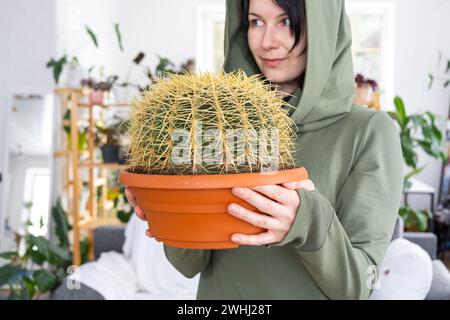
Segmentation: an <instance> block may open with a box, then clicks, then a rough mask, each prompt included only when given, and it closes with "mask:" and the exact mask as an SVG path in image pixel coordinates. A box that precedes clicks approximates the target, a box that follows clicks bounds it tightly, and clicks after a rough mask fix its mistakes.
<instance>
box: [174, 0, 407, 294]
mask: <svg viewBox="0 0 450 320" xmlns="http://www.w3.org/2000/svg"><path fill="white" fill-rule="evenodd" d="M306 13H307V30H308V31H307V32H308V57H307V66H306V74H305V82H304V87H303V89H299V90H297V91H296V92H295V93H294V95H295V97H292V98H291V99H290V101H289V102H290V104H292V105H294V106H296V107H297V109H296V110H295V111H294V112H293V114H292V117H293V119H294V120H295V122H296V123H297V125H298V128H299V130H298V143H299V146H300V149H299V151H298V152H297V154H296V160H297V164H298V165H299V166H304V167H305V168H306V169H307V170H308V172H309V175H310V179H311V180H312V181H313V182H314V184H315V186H316V190H315V191H305V190H300V191H298V193H299V196H300V200H301V204H300V207H299V209H298V212H297V216H296V219H295V221H294V223H293V225H292V227H291V229H290V231H289V232H288V234H287V235H286V237H285V239H284V240H283V241H281V242H280V243H275V244H271V245H268V246H241V247H239V248H237V249H231V250H188V249H178V248H172V247H168V246H165V252H166V256H167V258H168V259H169V261H170V262H171V263H172V264H173V265H174V267H175V268H177V269H178V270H179V271H180V272H181V273H182V274H184V275H185V276H187V277H193V276H195V275H196V274H198V273H201V277H200V283H199V288H198V295H197V298H198V299H366V298H367V297H368V296H369V294H370V292H371V288H372V287H371V284H372V280H374V279H375V278H376V271H377V270H378V269H377V268H378V267H379V266H380V264H381V262H382V260H383V256H384V253H385V250H386V247H387V245H388V244H389V242H390V239H391V235H392V232H393V228H394V225H395V219H396V216H397V211H398V207H399V204H400V199H401V192H402V182H403V181H402V180H403V179H402V169H403V160H402V153H401V147H400V141H399V135H398V131H397V129H396V127H395V125H394V123H393V122H392V121H391V119H390V118H389V117H388V116H387V115H386V113H384V112H375V111H371V110H369V109H367V108H365V107H362V106H357V105H354V104H352V97H353V94H354V81H353V79H354V78H353V77H354V75H353V66H352V55H351V31H350V24H349V20H348V17H347V15H346V13H345V6H344V0H333V1H330V0H306ZM239 19H240V14H239V10H238V7H237V1H235V0H227V17H226V26H225V28H226V29H225V65H224V69H225V71H232V70H235V69H238V68H241V69H243V70H244V71H245V72H246V73H247V74H249V75H251V74H256V73H260V71H259V69H258V67H257V66H256V64H255V62H254V60H253V58H252V55H251V53H250V51H249V49H248V46H247V41H246V34H245V32H244V31H242V30H241V29H240V28H239V26H240V20H239Z"/></svg>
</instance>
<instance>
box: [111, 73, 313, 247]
mask: <svg viewBox="0 0 450 320" xmlns="http://www.w3.org/2000/svg"><path fill="white" fill-rule="evenodd" d="M273 89H274V88H273V87H271V86H270V85H269V84H268V83H266V82H264V81H262V80H261V78H260V77H258V76H252V77H247V76H246V75H245V73H243V72H242V71H237V72H233V73H230V74H224V73H221V74H219V75H217V76H215V75H211V74H201V75H190V74H188V73H185V74H181V75H180V74H167V76H166V77H164V78H160V79H159V80H157V81H156V82H155V83H154V84H153V86H152V87H151V89H150V90H149V91H145V92H144V93H143V94H142V96H141V97H140V99H136V100H135V101H134V103H133V109H132V113H131V124H130V129H129V131H128V135H129V138H130V148H129V157H130V160H129V165H130V167H129V169H128V170H123V171H121V173H120V176H119V181H120V183H122V184H124V185H127V186H130V187H131V189H132V192H133V194H134V195H135V197H136V199H137V204H138V205H139V207H140V208H142V209H143V210H144V212H145V213H146V216H147V218H148V221H149V228H150V231H151V233H152V234H153V235H155V238H156V239H157V240H160V241H163V242H165V243H166V244H169V245H171V246H176V247H182V248H197V249H207V248H209V249H219V248H222V249H224V248H235V247H237V246H238V245H237V244H235V243H233V242H231V234H232V233H234V232H239V233H246V234H256V233H259V232H262V231H264V230H263V229H261V228H257V227H254V226H252V225H250V224H247V223H246V222H244V221H242V220H239V219H237V218H235V217H233V216H231V215H230V214H228V213H227V212H226V206H227V205H228V204H229V203H231V202H236V203H238V204H240V205H242V206H244V207H246V208H249V209H252V210H255V211H256V208H253V207H252V206H250V205H249V204H248V203H246V202H244V201H243V200H241V199H239V198H237V197H235V196H234V195H233V194H232V193H231V188H233V187H235V186H241V187H248V186H257V185H269V184H281V183H285V182H289V181H298V180H303V179H306V178H307V173H306V170H305V169H304V168H302V167H301V168H294V167H295V165H294V160H293V156H292V152H293V151H294V149H295V128H294V123H293V121H292V120H291V119H290V118H289V116H288V112H287V110H286V108H285V107H289V106H288V105H287V104H286V103H285V102H284V101H283V99H282V98H281V96H280V95H278V94H277V92H276V91H275V90H273ZM278 169H280V170H278Z"/></svg>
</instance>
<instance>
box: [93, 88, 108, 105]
mask: <svg viewBox="0 0 450 320" xmlns="http://www.w3.org/2000/svg"><path fill="white" fill-rule="evenodd" d="M104 97H105V93H104V92H103V91H102V90H94V91H92V92H91V93H90V94H89V102H90V103H92V104H97V105H102V104H103V101H104Z"/></svg>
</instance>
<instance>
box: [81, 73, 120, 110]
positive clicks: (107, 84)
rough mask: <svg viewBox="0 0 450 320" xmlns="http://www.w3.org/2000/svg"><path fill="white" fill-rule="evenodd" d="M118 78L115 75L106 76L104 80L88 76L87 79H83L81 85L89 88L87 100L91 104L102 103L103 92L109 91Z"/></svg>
mask: <svg viewBox="0 0 450 320" xmlns="http://www.w3.org/2000/svg"><path fill="white" fill-rule="evenodd" d="M118 78H119V77H118V76H116V75H111V76H108V77H107V78H106V79H104V80H95V79H93V78H91V77H89V78H88V79H83V80H82V81H81V85H82V87H84V88H88V89H89V102H90V103H91V104H96V105H103V103H104V99H105V94H107V93H109V92H110V91H111V88H112V87H113V85H114V83H115V82H116V81H117V79H118Z"/></svg>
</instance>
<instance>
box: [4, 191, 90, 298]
mask: <svg viewBox="0 0 450 320" xmlns="http://www.w3.org/2000/svg"><path fill="white" fill-rule="evenodd" d="M52 218H53V223H54V227H55V229H54V234H55V236H56V237H55V238H56V240H57V241H55V242H53V241H50V240H48V239H47V238H46V237H44V236H35V235H33V234H31V233H26V234H25V235H22V236H21V237H20V240H19V241H20V245H19V248H18V249H17V250H15V251H9V252H2V253H0V258H3V259H6V260H7V261H8V262H7V263H6V264H5V265H3V266H2V267H0V287H1V286H3V285H8V286H9V289H10V295H9V299H21V300H28V299H38V298H41V297H43V296H44V297H45V295H47V294H48V293H49V292H51V291H52V290H53V289H55V288H56V287H57V286H58V285H60V284H61V283H62V281H63V279H64V277H65V276H66V275H67V268H68V267H69V266H70V265H71V263H72V252H71V250H70V242H69V236H68V233H69V231H70V230H71V229H72V227H71V225H70V224H69V222H68V221H67V213H66V212H65V211H64V209H63V208H62V206H61V202H60V200H59V199H58V200H57V202H56V204H55V206H53V208H52ZM80 250H81V256H82V261H83V263H84V262H87V260H88V241H87V238H85V239H83V240H82V242H81V245H80Z"/></svg>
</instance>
